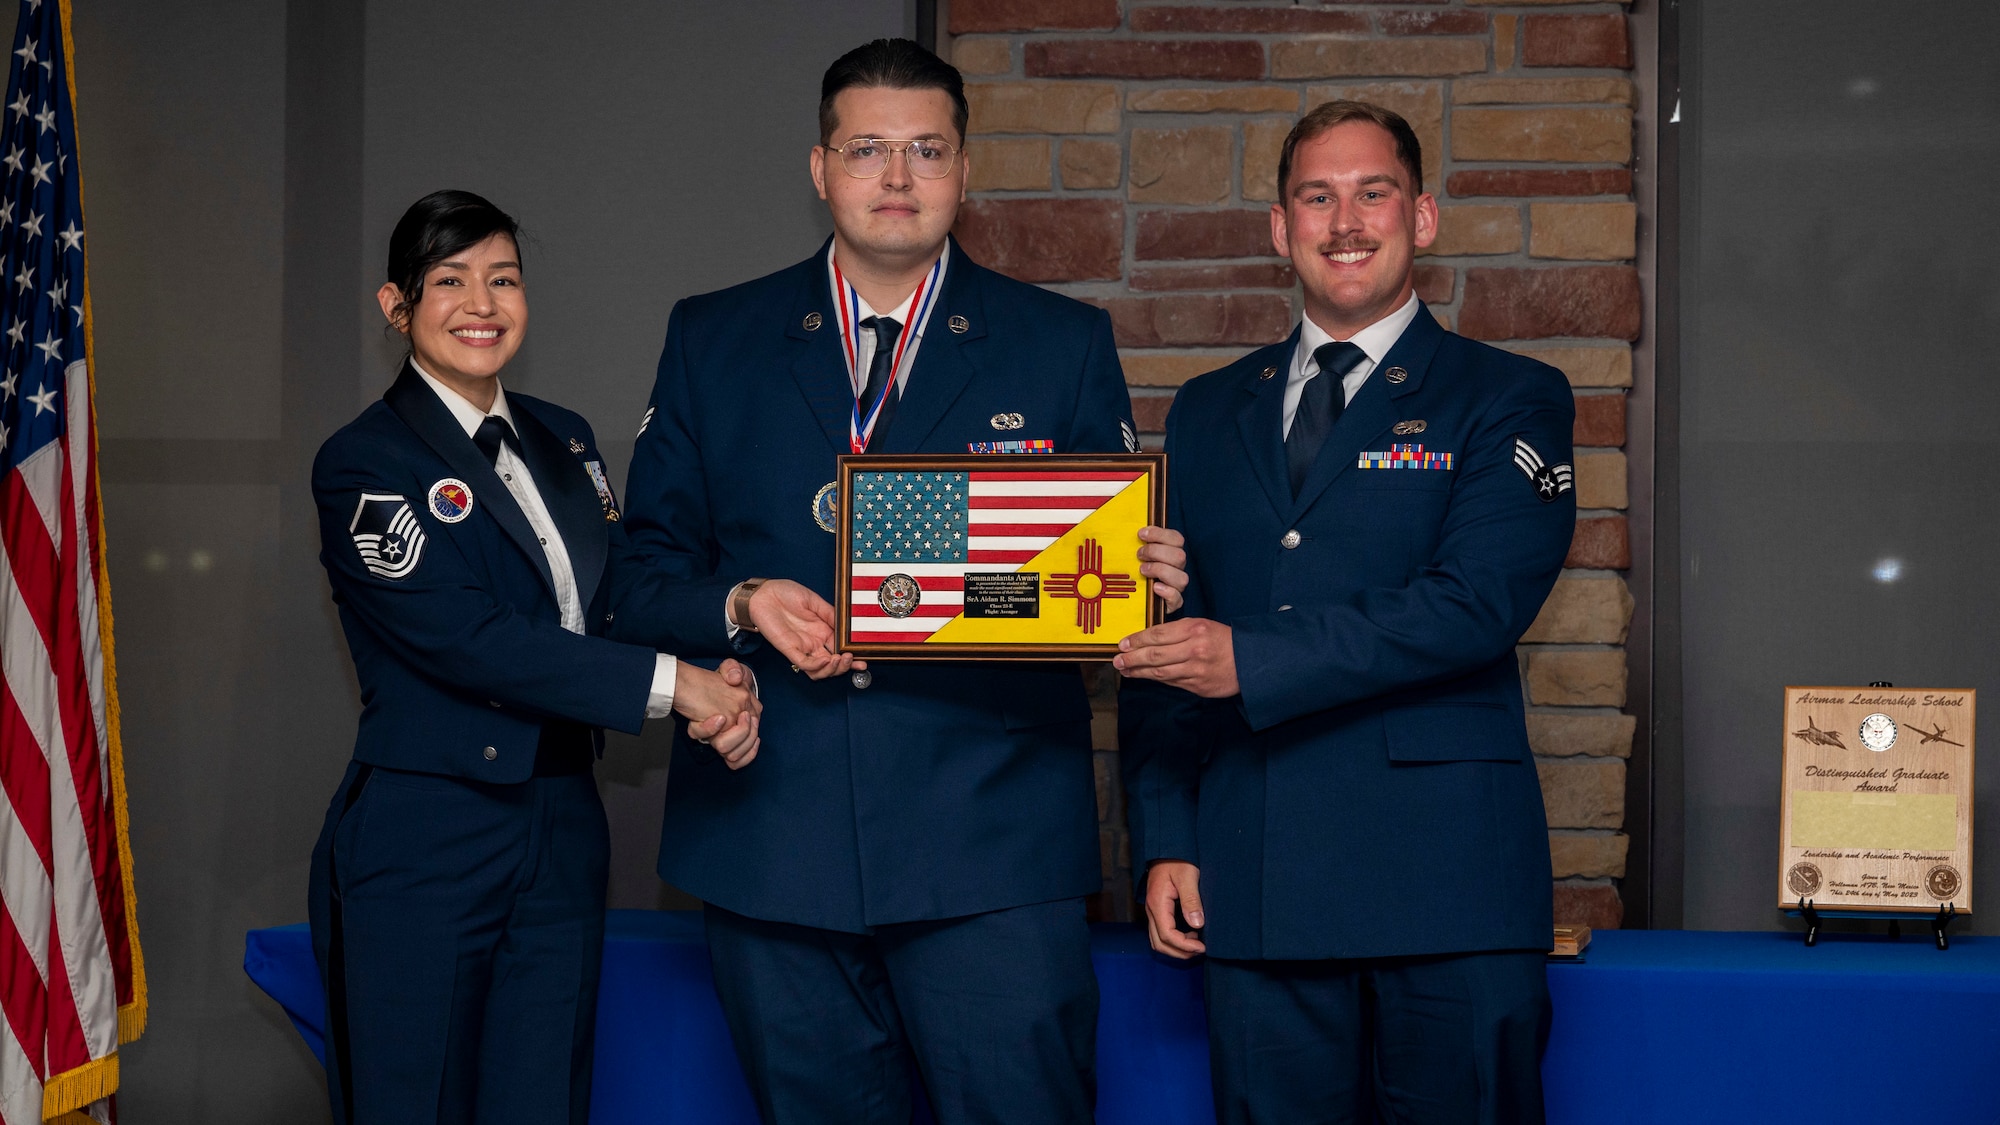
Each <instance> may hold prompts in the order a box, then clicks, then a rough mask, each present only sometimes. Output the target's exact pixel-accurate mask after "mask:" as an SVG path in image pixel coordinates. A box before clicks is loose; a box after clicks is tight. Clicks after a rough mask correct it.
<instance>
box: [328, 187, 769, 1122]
mask: <svg viewBox="0 0 2000 1125" xmlns="http://www.w3.org/2000/svg"><path fill="white" fill-rule="evenodd" d="M516 233H517V227H516V224H515V222H514V220H513V219H512V218H511V217H509V216H508V215H507V214H506V213H505V212H503V211H501V210H500V209H499V208H497V207H495V206H493V205H492V204H491V203H488V202H487V201H486V200H484V199H481V198H480V197H478V196H476V195H472V194H470V193H467V192H457V191H441V192H436V193H433V194H431V195H428V196H425V197H424V198H423V199H421V200H418V201H417V202H416V204H414V205H413V206H412V207H411V208H410V209H409V211H408V212H406V213H405V214H404V215H403V218H402V220H401V221H400V222H399V223H397V225H396V229H395V231H394V233H393V234H392V235H391V236H390V240H389V263H388V279H387V281H386V282H385V283H384V284H383V286H382V288H381V290H380V292H379V293H378V294H377V296H378V298H379V300H380V302H381V306H382V311H383V315H384V316H386V317H387V318H388V321H389V324H390V325H391V326H392V328H393V329H394V330H396V331H398V332H400V333H402V334H403V336H404V337H406V338H407V340H408V342H409V347H410V354H409V358H408V359H407V361H406V362H405V363H404V366H403V370H402V372H401V373H400V374H399V375H398V377H397V379H396V382H395V385H394V386H392V387H391V388H390V389H389V391H388V393H386V394H385V395H383V397H382V400H381V401H380V402H377V403H375V404H374V405H372V406H370V407H369V408H368V409H367V410H365V411H363V412H362V414H361V416H360V417H359V418H357V419H356V420H355V421H353V422H352V423H350V424H348V425H347V426H346V427H344V428H343V429H341V430H340V432H339V433H336V434H335V435H334V436H333V437H332V438H330V439H328V440H327V442H326V444H325V445H324V446H322V447H321V449H320V452H319V457H318V458H317V460H316V461H315V462H314V465H313V496H314V499H315V501H316V502H317V505H318V509H319V516H320V560H321V562H322V563H323V564H324V565H325V567H326V572H327V576H328V578H329V580H330V581H331V584H332V587H333V599H334V602H335V604H336V605H337V606H339V609H340V621H341V626H342V628H343V629H344V631H345V632H346V635H347V643H348V648H349V650H350V651H351V652H352V653H353V656H354V668H355V674H356V678H357V679H358V680H359V682H360V686H361V702H362V710H361V724H360V731H359V734H358V736H357V738H356V740H355V749H354V761H353V763H352V764H351V765H350V766H349V767H348V770H347V774H346V776H345V777H344V778H343V779H342V781H341V783H340V787H339V788H338V789H337V790H336V791H335V793H334V797H333V802H332V805H331V807H330V808H329V809H328V810H327V816H326V824H325V828H324V830H323V831H322V832H321V834H320V838H319V843H318V846H317V847H315V848H314V851H313V864H312V885H311V915H312V930H313V946H314V950H315V953H316V954H317V956H318V959H319V963H320V970H321V974H322V977H323V979H324V980H325V983H326V987H327V1003H328V1012H329V1016H330V1017H331V1018H330V1031H331V1034H330V1035H329V1037H328V1039H329V1041H328V1044H327V1070H328V1083H327V1084H328V1087H329V1094H330V1096H331V1098H332V1101H333V1108H334V1118H335V1120H336V1121H338V1122H351V1123H368V1125H374V1123H386V1122H405V1121H407V1122H424V1123H426V1125H431V1123H435V1122H474V1121H477V1122H480V1123H481V1125H491V1123H496V1122H517V1121H518V1122H524V1123H525V1122H533V1123H535V1125H546V1123H549V1122H562V1121H569V1122H572V1123H573V1125H583V1122H584V1121H585V1119H586V1118H587V1116H588V1110H589V1095H590V1061H591V1033H592V1029H593V1025H594V1022H595V1017H596V1002H597V975H598V964H599V959H600V956H601V953H602V944H603V933H604V894H605V873H606V861H607V853H608V842H607V837H606V830H605V820H604V809H603V806H602V804H601V803H600V802H599V800H598V796H597V789H596V784H595V780H594V779H593V777H592V774H591V769H592V764H593V762H594V760H595V758H596V756H597V754H598V753H600V752H601V751H602V748H603V729H604V728H607V727H609V728H611V729H614V730H622V731H628V732H637V731H638V730H639V727H640V725H641V723H643V722H644V721H645V720H646V719H647V718H662V717H665V716H667V715H669V714H672V713H678V714H679V715H681V716H683V717H685V718H686V719H687V720H688V721H689V723H690V733H691V734H693V735H694V736H695V737H696V738H698V739H700V740H702V741H705V742H708V743H710V744H711V745H712V746H713V748H714V749H715V751H716V752H717V753H718V754H720V755H721V756H722V758H723V759H724V761H725V762H726V763H727V764H729V765H730V766H731V767H732V768H740V767H742V766H744V765H747V764H748V763H749V762H750V761H751V759H752V758H754V757H755V755H756V752H757V745H758V738H757V730H758V711H759V706H758V704H757V702H756V700H755V698H754V695H753V691H752V687H753V685H751V684H750V682H749V675H748V673H747V672H746V671H745V670H744V669H743V668H742V666H741V665H739V664H737V663H736V662H734V661H727V662H724V663H723V664H722V666H721V667H720V668H719V669H716V670H709V669H707V668H700V667H696V666H694V665H693V664H690V663H686V662H682V661H677V660H676V659H675V658H674V657H672V656H669V655H665V654H662V653H657V652H655V651H653V650H652V649H650V648H646V647H643V646H636V645H628V644H620V643H616V642H613V641H609V640H606V639H605V638H604V637H603V635H602V634H603V632H604V630H605V627H606V626H607V625H608V624H609V623H610V622H611V621H612V620H613V618H614V616H615V615H620V614H627V613H629V614H633V615H636V616H637V617H638V618H640V619H642V620H645V619H650V617H651V616H652V615H654V614H662V613H664V614H667V615H669V616H671V611H672V610H673V609H674V607H676V605H677V604H678V603H677V601H676V599H677V598H685V597H687V596H689V595H688V593H687V592H686V591H679V592H677V591H676V590H674V589H672V588H669V587H668V586H666V585H665V584H664V583H662V582H661V581H660V580H658V579H656V578H651V577H649V576H648V575H647V574H646V572H645V571H644V569H643V568H640V567H637V566H632V565H628V563H627V559H628V557H629V547H628V546H627V544H626V542H625V537H624V534H623V531H622V529H621V528H620V526H619V522H618V521H619V511H618V505H617V500H616V498H615V497H614V496H613V495H612V492H611V487H610V484H609V482H608V478H607V476H606V475H605V472H604V468H603V459H602V458H601V457H600V456H599V454H598V452H597V448H596V443H595V440H594V438H593V437H592V434H591V431H590V427H589V426H588V425H587V424H586V423H585V422H584V420H583V419H582V418H581V417H579V416H577V415H576V414H573V413H571V412H569V411H567V410H564V409H563V408H561V407H559V406H556V405H554V404H552V403H548V402H544V401H541V400H540V399H535V398H530V397H528V396H526V395H521V394H515V393H511V392H508V391H505V390H503V389H502V387H501V385H500V372H501V370H502V369H503V368H504V367H506V365H507V362H508V361H509V360H510V359H512V358H513V356H514V355H515V354H516V353H517V352H518V351H519V350H520V347H521V338H522V335H523V333H524V331H525V330H526V328H527V313H528V307H527V298H526V294H525V290H524V288H523V285H522V269H521V254H520V249H519V244H518V241H517V238H516ZM646 635H648V636H666V635H669V634H665V633H661V632H658V631H648V632H647V634H646Z"/></svg>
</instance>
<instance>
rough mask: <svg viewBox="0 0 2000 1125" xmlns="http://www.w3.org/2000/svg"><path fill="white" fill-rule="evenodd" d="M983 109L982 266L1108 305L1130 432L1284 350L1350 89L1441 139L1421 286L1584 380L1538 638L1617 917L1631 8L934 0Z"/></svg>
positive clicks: (1597, 886) (1113, 909) (970, 236)
mask: <svg viewBox="0 0 2000 1125" xmlns="http://www.w3.org/2000/svg"><path fill="white" fill-rule="evenodd" d="M940 8H941V9H942V10H941V12H940V15H941V22H942V24H943V26H944V27H945V29H946V30H947V32H948V36H947V38H946V39H945V41H944V42H943V43H942V44H941V45H940V46H941V49H942V50H943V51H944V52H945V53H946V54H947V56H948V57H949V58H950V59H951V60H952V61H953V62H955V63H956V64H957V65H958V67H959V69H961V70H962V71H964V72H965V75H966V78H967V81H968V89H967V95H968V98H969V100H970V101H971V104H972V122H971V130H970V131H971V136H970V138H969V139H968V142H967V148H968V152H969V154H970V156H971V159H972V182H971V189H972V199H971V200H970V201H969V202H968V204H967V206H966V208H965V210H964V212H963V215H962V217H961V219H960V221H959V228H958V234H959V237H960V238H961V239H962V240H963V241H964V243H965V245H966V247H967V249H968V250H969V251H970V252H971V253H972V255H973V256H974V257H976V258H977V259H979V260H980V261H981V262H983V263H985V264H987V265H989V266H993V267H994V268H996V269H1000V270H1002V271H1004V272H1007V273H1009V274H1012V275H1013V276H1015V277H1019V278H1022V279H1024V280H1028V281H1034V282H1039V283H1042V284H1045V285H1048V286H1050V287H1051V288H1054V289H1057V290H1059V291H1062V292H1065V293H1069V294H1071V295H1073V296H1076V297H1079V298H1081V299H1084V300H1087V301H1091V302H1093V303H1095V304H1099V305H1102V306H1103V307H1105V308H1106V309H1108V310H1110V312H1111V317H1112V323H1113V326H1114V328H1115V330H1116V333H1117V337H1118V345H1119V355H1120V358H1121V359H1122V360H1123V361H1124V366H1125V375H1126V380H1127V382H1128V383H1130V385H1131V387H1132V397H1133V411H1134V414H1135V415H1136V417H1137V420H1138V423H1139V428H1140V429H1141V430H1142V431H1145V433H1146V436H1147V438H1148V441H1149V443H1150V444H1152V445H1154V446H1157V443H1158V441H1159V430H1160V428H1161V424H1162V422H1163V421H1164V419H1165V417H1166V411H1167V406H1168V403H1169V402H1171V401H1172V397H1173V393H1174V388H1175V387H1177V386H1179V385H1180V384H1181V383H1182V382H1184V381H1185V380H1187V379H1188V378H1190V377H1192V376H1194V375H1198V374H1200V373H1202V372H1204V371H1208V370H1211V369H1213V368H1215V367H1218V366H1220V365H1222V364H1223V363H1224V362H1226V361H1228V360H1230V359H1233V358H1235V357H1236V356H1238V355H1241V354H1242V353H1243V352H1244V351H1246V350H1248V349H1249V348H1251V347H1253V346H1256V345H1261V344H1267V343H1271V342H1274V341H1276V340H1279V339H1282V338H1283V337H1284V336H1285V335H1286V334H1287V333H1288V332H1290V330H1291V326H1292V324H1293V323H1294V322H1295V321H1296V319H1297V318H1298V316H1299V312H1300V304H1299V296H1298V289H1297V285H1296V282H1295V279H1294V278H1293V275H1292V271H1291V268H1290V266H1289V265H1288V264H1287V263H1286V262H1285V260H1284V259H1282V258H1279V257H1276V256H1274V255H1273V254H1272V252H1271V241H1270V224H1269V219H1268V209H1269V204H1270V202H1271V201H1272V200H1273V199H1275V198H1276V196H1277V185H1276V166H1277V157H1278V149H1279V146H1280V144H1281V143H1282V142H1283V140H1284V137H1285V133H1286V132H1287V130H1289V129H1290V127H1291V124H1292V122H1293V121H1295V120H1296V119H1297V117H1298V115H1299V114H1300V113H1302V112H1304V111H1305V110H1306V109H1309V108H1311V107H1312V106H1314V105H1317V104H1319V103H1320V102H1322V101H1326V100H1329V99H1332V98H1342V97H1346V98H1360V99H1365V100H1368V101H1373V102H1378V103H1380V104H1383V105H1386V106H1388V107H1390V108H1392V109H1394V110H1396V111H1397V112H1399V113H1401V114H1402V115H1403V116H1405V117H1407V118H1408V119H1409V120H1410V124H1411V125H1412V126H1414V127H1415V129H1416V131H1417V134H1418V136H1419V137H1420V138H1421V140H1422V141H1423V146H1424V177H1425V186H1426V187H1428V188H1429V189H1430V190H1431V191H1432V192H1433V193H1435V194H1436V195H1437V197H1438V203H1439V205H1440V209H1441V214H1442V220H1441V223H1440V231H1439V236H1438V240H1437V244H1436V245H1435V246H1433V247H1432V248H1431V249H1430V251H1429V252H1428V254H1427V256H1426V257H1425V258H1424V259H1423V260H1422V261H1421V263H1420V264H1419V266H1418V269H1417V287H1418V292H1419V294H1420V295H1421V296H1422V297H1423V299H1424V300H1425V301H1426V302H1427V303H1428V304H1429V305H1430V307H1431V308H1432V310H1434V311H1435V312H1436V313H1437V314H1438V316H1439V319H1441V320H1442V321H1444V322H1445V324H1446V326H1447V327H1453V328H1455V329H1456V330H1457V331H1459V332H1462V333H1464V334H1465V335H1468V336H1471V337H1473V338H1475V339H1480V340H1487V341H1491V342H1493V343H1495V344H1497V345H1499V346H1501V347H1505V348H1509V349H1512V350H1514V351H1518V352H1522V353H1525V354H1528V355H1532V356H1534V357H1536V358H1538V359H1541V360H1544V361H1545V362H1548V363H1550V364H1553V365H1554V366H1556V367H1558V368H1561V369H1562V370H1563V372H1564V373H1565V374H1566V375H1568V376H1569V380H1570V384H1571V386H1572V387H1573V388H1574V389H1575V392H1576V407H1577V420H1576V445H1577V456H1576V469H1577V506H1578V508H1579V509H1580V510H1579V512H1578V520H1577V530H1576V539H1575V541H1574V543H1573V544H1572V545H1571V547H1570V554H1569V560H1568V569H1566V570H1565V571H1564V573H1563V576H1562V579H1561V580H1560V581H1559V582H1558V583H1557V586H1556V590H1555V593H1554V594H1553V595H1552V596H1551V597H1550V598H1549V601H1548V604H1547V605H1546V606H1545V607H1544V608H1543V610H1542V613H1541V616H1540V617H1539V618H1538V619H1537V620H1536V622H1535V624H1534V626H1533V627H1532V628H1531V629H1530V630H1529V631H1528V633H1527V635H1526V636H1525V637H1523V638H1522V644H1521V647H1520V659H1521V661H1522V668H1523V672H1524V676H1523V679H1524V680H1525V681H1526V684H1527V689H1526V690H1527V695H1528V704H1529V717H1528V735H1529V741H1530V742H1531V743H1532V744H1533V746H1534V749H1535V755H1536V759H1535V761H1536V768H1537V770H1538V771H1539V773H1540V775H1541V779H1542V789H1543V794H1544V797H1545V799H1546V803H1547V807H1548V814H1549V825H1550V832H1549V843H1550V846H1551V851H1552V852H1553V853H1554V871H1553V873H1552V874H1553V877H1554V879H1555V891H1556V915H1557V919H1558V920H1562V921H1583V922H1587V923H1589V924H1591V925H1593V926H1598V927H1607V926H1615V925H1617V924H1618V921H1619V918H1620V906H1619V901H1618V896H1617V890H1616V887H1615V885H1614V883H1613V880H1615V879H1617V878H1619V877H1621V876H1623V874H1624V871H1625V852H1626V842H1627V841H1626V837H1625V835H1624V834H1623V833H1622V832H1621V831H1620V830H1621V829H1622V828H1623V826H1624V823H1625V808H1624V794H1625V762H1626V759H1627V758H1628V757H1629V755H1630V752H1631V747H1632V737H1633V728H1634V720H1633V718H1632V717H1631V716H1630V715H1626V714H1623V713H1622V712H1621V708H1623V707H1624V706H1625V703H1626V662H1625V650H1624V643H1625V637H1626V632H1627V629H1628V627H1629V625H1630V622H1631V617H1632V611H1633V598H1632V595H1631V592H1630V591H1629V589H1628V587H1627V583H1626V576H1625V574H1624V572H1625V571H1627V570H1629V568H1630V566H1631V544H1630V537H1629V534H1628V531H1627V525H1626V517H1625V510H1626V506H1627V492H1626V458H1625V453H1624V450H1623V447H1624V446H1625V444H1626V401H1625V400H1626V394H1627V392H1628V389H1629V388H1630V387H1631V385H1632V348H1631V345H1632V343H1633V342H1634V341H1637V340H1638V339H1639V335H1640V328H1641V319H1642V317H1641V313H1642V302H1641V298H1640V287H1639V276H1638V273H1637V270H1636V269H1635V267H1634V259H1635V257H1636V250H1635V241H1636V233H1637V223H1638V213H1637V207H1636V205H1635V204H1634V202H1633V199H1634V195H1633V192H1632V171H1631V163H1632V154H1633V120H1632V115H1633V107H1634V106H1635V105H1636V104H1637V99H1636V98H1635V96H1634V89H1633V85H1632V80H1631V71H1632V66H1633V58H1632V48H1631V38H1630V31H1629V28H1628V19H1627V15H1626V12H1625V10H1624V8H1623V6H1622V5H1620V4H1618V3H1589V2H1584V3H1571V2H1564V0H1434V2H1430V3H1396V2H1389V3H1364V4H1319V5H1313V4H1296V5H1279V4H1271V3H1264V2H1260V0H1206V2H1188V0H1178V2H1177V0H1161V2H1156V3H1155V2H1146V0H1124V2H1123V3H1122V4H1121V3H1120V2H1119V0H942V2H941V3H940ZM1088 675H1089V680H1090V683H1091V686H1092V692H1093V697H1094V698H1095V699H1096V700H1097V703H1098V707H1099V721H1098V723H1097V724H1096V727H1095V732H1096V745H1097V747H1098V751H1097V767H1098V770H1097V775H1098V789H1099V794H1098V813H1099V817H1100V820H1101V822H1102V840H1103V860H1104V875H1105V890H1104V893H1103V894H1102V895H1101V896H1100V897H1099V900H1098V902H1097V903H1096V910H1097V913H1098V914H1099V915H1100V916H1103V917H1129V916H1131V910H1132V896H1131V887H1130V878H1131V876H1130V867H1131V856H1130V847H1129V844H1128V841H1127V838H1126V834H1125V829H1124V809H1123V807H1122V801H1121V799H1120V796H1119V793H1118V786H1117V784H1116V780H1117V774H1118V770H1117V762H1116V757H1115V755H1116V750H1115V747H1116V745H1117V743H1116V723H1115V719H1114V716H1113V714H1112V710H1113V708H1114V707H1115V698H1116V676H1115V675H1113V674H1111V673H1110V671H1109V670H1108V669H1103V668H1096V669H1092V670H1091V671H1090V672H1089V674H1088Z"/></svg>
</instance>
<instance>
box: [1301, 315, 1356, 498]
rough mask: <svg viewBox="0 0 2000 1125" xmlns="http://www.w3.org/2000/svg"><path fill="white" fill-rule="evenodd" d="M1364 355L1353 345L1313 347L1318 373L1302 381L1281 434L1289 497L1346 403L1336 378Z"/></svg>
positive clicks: (1310, 468)
mask: <svg viewBox="0 0 2000 1125" xmlns="http://www.w3.org/2000/svg"><path fill="white" fill-rule="evenodd" d="M1367 358H1368V353H1367V352H1364V351H1362V350H1361V348H1360V346H1359V345H1356V344H1349V343H1331V344H1321V345H1320V346H1319V347H1317V348H1314V349H1313V362H1315V363H1317V364H1319V374H1317V375H1315V376H1313V377H1312V378H1310V379H1307V380H1306V385H1305V389H1304V390H1302V391H1301V392H1300V393H1299V405H1298V409H1297V410H1295V411H1293V412H1292V432H1291V433H1289V434H1287V435H1286V436H1285V464H1286V466H1287V467H1288V468H1289V469H1290V470H1291V476H1292V495H1293V496H1297V495H1298V494H1299V489H1300V488H1301V487H1302V486H1303V485H1304V484H1305V482H1306V473H1308V472H1310V471H1311V470H1312V466H1313V461H1314V460H1315V459H1316V458H1318V457H1319V447H1320V446H1322V445H1325V444H1326V435H1328V434H1330V433H1332V432H1333V424H1334V423H1335V422H1338V421H1340V412H1341V410H1342V409H1343V408H1344V407H1345V406H1346V405H1347V396H1346V395H1344V394H1342V393H1341V385H1340V381H1341V380H1342V379H1345V378H1346V377H1347V373H1348V372H1350V371H1352V370H1354V369H1355V368H1356V367H1359V366H1361V363H1362V361H1363V360H1366V359H1367Z"/></svg>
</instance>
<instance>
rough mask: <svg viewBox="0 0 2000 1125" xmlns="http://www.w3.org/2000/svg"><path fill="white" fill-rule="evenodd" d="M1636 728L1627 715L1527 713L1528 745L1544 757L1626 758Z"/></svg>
mask: <svg viewBox="0 0 2000 1125" xmlns="http://www.w3.org/2000/svg"><path fill="white" fill-rule="evenodd" d="M1638 729H1639V720H1638V719H1636V718H1634V717H1633V716H1631V715H1604V714H1592V713H1589V712H1565V711H1530V712H1528V745H1529V746H1531V747H1533V748H1534V751H1535V753H1536V754H1538V755H1540V756H1542V757H1545V758H1574V757H1579V756H1583V757H1592V758H1629V757H1631V756H1632V735H1633V733H1634V732H1636V731H1637V730H1638Z"/></svg>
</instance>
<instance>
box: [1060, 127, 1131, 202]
mask: <svg viewBox="0 0 2000 1125" xmlns="http://www.w3.org/2000/svg"><path fill="white" fill-rule="evenodd" d="M1058 165H1059V167H1061V169H1062V186H1063V187H1065V188H1068V189H1069V190H1071V191H1088V190H1091V189H1095V188H1115V187H1117V186H1118V183H1119V181H1120V180H1122V179H1123V178H1124V173H1125V149H1124V147H1123V146H1121V145H1120V144H1119V143H1118V142H1117V141H1080V140H1076V139H1074V138H1072V139H1070V140H1066V141H1064V142H1063V143H1062V151H1061V154H1060V156H1059V157H1058Z"/></svg>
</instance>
